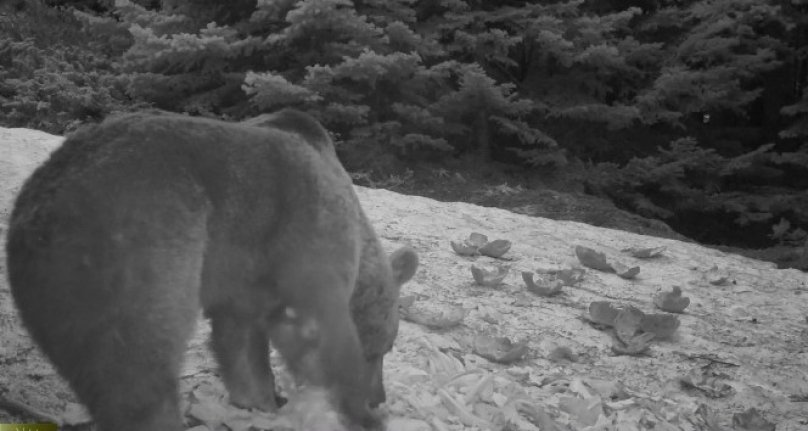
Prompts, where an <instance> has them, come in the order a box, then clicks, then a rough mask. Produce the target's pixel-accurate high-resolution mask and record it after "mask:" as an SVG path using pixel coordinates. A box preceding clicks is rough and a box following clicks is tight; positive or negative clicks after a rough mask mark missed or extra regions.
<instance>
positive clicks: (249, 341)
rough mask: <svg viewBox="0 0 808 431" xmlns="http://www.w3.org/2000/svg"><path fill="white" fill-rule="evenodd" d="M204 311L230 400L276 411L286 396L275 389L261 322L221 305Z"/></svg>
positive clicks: (267, 339)
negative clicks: (277, 392) (282, 396)
mask: <svg viewBox="0 0 808 431" xmlns="http://www.w3.org/2000/svg"><path fill="white" fill-rule="evenodd" d="M207 314H208V316H209V317H210V319H211V326H212V329H213V333H212V337H211V347H212V348H213V351H214V353H215V354H216V359H217V360H218V362H219V370H220V372H221V375H222V380H223V381H224V384H225V387H226V388H227V391H228V392H229V393H230V402H231V403H232V404H233V405H235V406H237V407H241V408H245V409H252V408H254V409H259V410H263V411H268V412H274V411H276V410H277V409H278V407H279V405H282V404H283V403H284V401H285V400H284V399H283V398H281V397H279V396H278V395H277V394H276V392H275V376H274V375H273V374H272V369H271V368H270V365H269V334H268V333H267V331H266V329H265V325H263V324H262V323H263V322H261V321H260V319H254V318H250V317H249V316H245V313H239V312H237V311H235V310H230V309H228V308H224V307H222V308H219V309H217V310H214V311H211V312H208V313H207Z"/></svg>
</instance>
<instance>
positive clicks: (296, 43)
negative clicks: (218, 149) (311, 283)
mask: <svg viewBox="0 0 808 431" xmlns="http://www.w3.org/2000/svg"><path fill="white" fill-rule="evenodd" d="M806 85H808V0H768V1H763V0H712V1H710V0H706V1H689V0H633V1H618V0H568V1H555V0H545V1H532V2H530V1H461V0H431V1H430V0H365V1H349V0H303V1H290V0H257V1H256V0H232V1H214V0H162V1H159V0H134V1H128V0H115V1H113V0H77V1H56V0H48V1H20V0H6V1H5V2H4V3H3V6H2V9H0V125H3V126H6V127H30V128H36V129H41V130H45V131H48V132H51V133H57V134H63V133H68V132H70V131H72V130H74V129H75V128H76V127H77V126H78V125H79V124H81V123H83V122H91V121H98V120H100V119H102V118H103V117H104V116H106V115H108V114H110V113H113V112H120V111H131V110H137V109H143V108H159V109H164V110H170V111H176V112H184V113H188V114H191V115H204V116H211V117H218V118H224V119H232V120H238V119H242V118H245V117H250V116H254V115H256V114H259V113H262V112H269V111H273V110H276V109H279V108H282V107H287V106H291V107H296V108H298V109H302V110H305V111H308V112H310V113H312V114H313V115H315V116H316V117H317V118H319V119H320V120H321V121H322V122H323V123H324V125H325V126H326V127H327V128H328V129H329V130H330V131H332V132H333V134H334V138H335V141H336V143H337V145H338V152H339V154H340V157H341V159H342V161H343V163H344V164H345V166H346V168H347V169H348V170H349V171H350V172H351V173H352V175H353V176H354V178H355V180H356V181H357V183H360V184H366V185H372V186H380V187H387V188H392V189H395V190H399V191H404V192H408V193H414V194H422V195H426V196H431V197H436V198H439V199H443V200H463V201H469V202H474V203H481V204H485V205H495V206H500V207H505V208H511V209H517V210H519V211H521V212H528V213H534V214H538V215H544V216H551V217H556V218H569V219H575V220H580V221H585V222H588V223H592V224H596V225H602V226H607V227H618V228H623V229H628V230H634V231H639V232H642V233H653V234H658V235H662V236H672V237H681V236H685V237H688V238H691V239H693V240H696V241H699V242H702V243H706V244H713V245H723V246H728V247H741V248H744V249H747V254H748V253H752V254H753V255H755V256H757V257H763V258H768V259H770V260H774V261H777V262H778V263H780V264H781V265H784V266H797V267H804V268H808V240H807V237H808V235H807V234H806V231H807V230H808V91H806ZM628 213H631V215H630V216H627V215H625V214H628ZM638 216H639V217H638ZM618 219H620V220H629V221H628V222H626V223H628V225H629V226H626V225H625V223H620V222H618V221H617V220H618ZM660 221H661V222H664V223H660ZM649 226H650V227H649ZM668 226H670V228H672V230H671V229H670V228H669V227H668ZM756 249H762V250H765V251H761V250H758V251H755V250H756Z"/></svg>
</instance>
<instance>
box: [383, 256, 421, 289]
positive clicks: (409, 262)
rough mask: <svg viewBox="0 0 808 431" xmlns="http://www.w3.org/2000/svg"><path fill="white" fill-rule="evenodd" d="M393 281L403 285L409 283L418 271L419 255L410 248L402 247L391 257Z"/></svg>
mask: <svg viewBox="0 0 808 431" xmlns="http://www.w3.org/2000/svg"><path fill="white" fill-rule="evenodd" d="M390 266H391V267H393V279H394V280H395V281H396V283H397V284H399V285H402V284H404V283H406V282H407V281H409V279H411V278H412V276H413V275H415V270H416V269H418V255H417V254H416V253H415V250H413V249H411V248H410V247H401V248H400V249H398V250H396V251H394V252H393V254H391V255H390Z"/></svg>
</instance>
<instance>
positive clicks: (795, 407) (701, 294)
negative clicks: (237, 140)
mask: <svg viewBox="0 0 808 431" xmlns="http://www.w3.org/2000/svg"><path fill="white" fill-rule="evenodd" d="M60 141H61V138H60V137H57V136H51V135H47V134H45V133H42V132H38V131H33V130H25V129H3V128H0V154H1V156H0V185H1V186H0V228H2V235H3V238H2V241H3V243H5V238H4V236H5V231H6V223H7V221H8V213H9V211H10V208H11V205H12V199H13V196H14V194H15V193H16V191H17V190H18V189H19V186H20V185H21V183H22V181H23V180H24V179H25V177H26V176H27V175H28V174H30V172H31V171H32V170H33V168H34V167H35V166H37V165H38V164H39V163H41V162H42V161H43V160H44V159H45V158H46V157H47V154H48V153H49V151H50V150H51V149H53V148H54V147H55V146H58V144H59V143H60ZM358 193H359V197H360V199H361V200H362V202H363V205H364V207H365V209H366V211H367V213H368V215H369V217H370V218H371V220H373V221H374V224H375V226H376V230H377V232H378V234H379V235H380V236H381V237H382V240H383V242H384V244H385V247H386V248H387V249H388V251H391V250H393V249H394V248H397V247H399V246H401V245H404V244H408V245H410V246H412V247H414V248H415V249H416V250H417V251H418V253H419V254H420V258H421V267H420V268H419V271H418V273H417V274H416V276H415V278H414V280H413V281H412V282H410V283H409V284H408V285H406V286H405V288H404V292H403V295H406V296H408V297H413V296H414V299H415V304H414V305H413V307H415V308H418V307H420V309H422V310H426V311H424V312H427V313H433V314H435V315H438V316H447V315H449V314H451V313H452V312H457V311H458V310H460V311H461V313H460V315H461V316H465V317H464V318H463V320H462V322H460V323H459V324H458V325H456V326H453V327H448V328H443V329H429V328H427V327H426V326H422V325H420V324H416V323H411V322H403V323H402V327H401V332H400V335H399V338H398V340H397V343H396V347H395V349H394V351H393V353H391V354H390V355H388V356H387V357H386V359H385V366H386V369H385V378H386V383H387V393H388V403H387V407H386V409H387V410H388V411H389V413H390V417H391V418H393V419H392V420H391V422H390V426H389V428H390V430H391V431H403V430H429V429H433V430H437V431H441V430H460V429H480V430H487V429H509V430H538V429H541V430H542V431H544V430H548V429H549V430H552V429H557V430H564V429H568V430H615V431H617V430H619V431H624V430H635V429H636V430H645V429H649V430H650V429H653V430H710V431H715V430H731V429H738V430H744V429H747V430H773V429H774V427H773V425H774V424H776V429H777V430H778V431H798V430H806V429H808V322H806V318H807V316H808V275H806V274H805V273H802V272H799V271H796V270H778V269H775V267H774V265H773V264H770V263H765V262H761V261H756V260H751V259H748V258H744V257H740V256H737V255H732V254H725V253H722V252H719V251H716V250H713V249H708V248H705V247H701V246H699V245H695V244H690V243H684V242H679V241H675V240H667V239H659V238H654V237H648V236H641V235H636V234H632V233H626V232H623V231H617V230H609V229H603V228H598V227H593V226H589V225H585V224H580V223H574V222H561V221H552V220H548V219H542V218H533V217H528V216H524V215H518V214H514V213H511V212H508V211H504V210H498V209H492V208H483V207H478V206H474V205H469V204H464V203H441V202H437V201H434V200H430V199H426V198H421V197H412V196H403V195H399V194H396V193H392V192H389V191H385V190H372V189H364V188H361V189H359V190H358ZM472 232H479V233H482V234H485V235H487V236H488V237H489V238H490V239H499V238H501V239H507V240H510V241H511V242H512V243H513V246H512V248H511V249H510V251H509V252H508V253H507V254H506V255H505V256H504V258H506V259H493V258H489V257H473V258H470V257H461V256H459V255H457V254H455V252H454V251H453V250H452V248H451V247H450V243H449V242H450V240H453V241H462V240H463V239H464V238H466V237H468V235H469V234H470V233H472ZM576 245H582V246H586V247H591V248H593V249H596V250H598V251H601V252H603V253H605V254H606V256H607V257H608V258H609V259H611V260H619V261H621V262H623V263H625V264H627V265H629V266H634V265H638V266H640V269H641V271H640V273H639V275H638V276H637V277H636V278H635V279H633V280H626V279H623V278H620V277H618V276H617V275H615V274H613V273H605V272H599V271H595V270H592V269H587V270H586V274H585V276H584V279H583V281H582V282H581V283H580V284H578V285H576V286H567V287H564V289H563V291H562V294H560V295H558V296H554V297H551V298H544V297H539V296H536V295H533V294H532V293H529V292H527V291H526V288H525V285H524V283H523V281H522V278H521V275H520V272H521V271H536V270H546V269H552V268H560V267H565V266H576V265H578V263H577V260H576V258H575V253H574V251H573V250H574V247H575V246H576ZM657 246H665V247H667V248H666V250H665V252H664V253H663V254H662V255H661V256H660V257H657V258H654V259H643V260H639V259H635V258H633V257H631V256H629V255H627V254H625V253H622V252H621V250H622V249H625V248H627V247H657ZM0 255H2V261H1V262H2V263H0V273H2V274H1V275H0V277H2V278H1V279H0V280H1V281H0V328H2V331H0V422H3V421H8V420H20V419H23V418H26V417H21V416H19V415H17V416H15V415H12V414H10V413H4V412H3V410H4V408H3V406H6V407H8V406H10V405H13V406H17V407H19V406H24V408H25V409H27V410H29V411H37V412H39V413H40V414H41V415H43V416H49V417H52V418H53V419H55V420H59V421H61V422H64V423H71V422H82V421H83V420H85V417H84V416H83V414H82V412H81V409H80V407H79V406H78V405H77V404H76V403H75V399H74V397H73V396H72V394H71V393H70V390H69V389H68V388H67V386H66V385H65V384H64V383H63V382H62V381H61V380H60V378H59V377H58V375H56V374H55V373H54V371H53V370H52V368H51V367H50V366H49V364H48V363H47V361H46V360H44V359H43V358H42V357H41V356H40V355H39V353H38V352H37V351H36V349H35V348H33V346H32V344H31V340H30V339H29V338H28V336H27V334H26V332H25V330H24V328H22V326H21V324H20V322H19V320H18V319H17V316H16V312H15V310H14V305H13V301H12V300H11V295H10V293H9V290H8V285H7V281H6V277H5V272H6V269H5V255H4V251H3V252H0ZM472 264H474V265H477V266H482V267H492V266H494V265H508V266H509V267H510V269H511V270H510V272H509V274H508V276H507V277H506V278H505V280H504V282H503V284H501V285H499V286H496V287H484V286H479V285H476V284H475V283H474V280H473V279H472V276H471V272H470V269H469V268H470V266H471V265H472ZM716 274H723V275H724V278H725V282H724V283H716V284H713V283H715V282H716V278H720V277H717V276H716ZM711 282H712V283H711ZM674 285H677V286H680V287H681V288H682V290H683V294H684V295H685V296H688V297H690V300H691V304H690V306H689V307H688V308H687V309H686V310H685V313H684V314H681V315H679V319H680V321H681V326H680V327H679V329H678V331H677V332H676V334H675V335H674V336H673V338H672V339H670V340H665V341H652V342H651V347H650V349H649V350H648V351H647V352H645V353H644V354H643V355H640V356H627V355H617V354H616V353H614V351H613V349H612V344H613V342H614V341H613V338H612V337H611V336H610V335H609V333H607V332H604V331H601V330H598V329H596V328H594V327H593V326H592V325H590V324H589V323H587V322H586V321H585V320H583V319H582V318H581V316H582V315H584V314H586V312H587V309H588V307H589V304H590V303H591V302H593V301H612V302H613V303H619V304H630V305H633V306H635V307H637V308H639V309H641V310H643V311H645V312H646V313H652V312H653V313H661V311H659V310H655V309H654V303H653V298H654V295H656V294H657V292H659V291H661V290H662V291H670V290H671V288H672V287H673V286H674ZM208 332H209V328H208V327H207V325H205V324H201V325H200V326H199V330H198V333H197V335H196V337H195V338H194V339H193V341H192V342H191V346H190V348H189V351H188V355H187V361H186V366H185V370H186V371H185V372H184V373H183V376H182V386H183V399H184V401H185V403H186V405H187V406H188V415H187V417H188V419H189V423H191V424H194V425H198V426H199V427H200V428H199V429H200V430H203V429H206V428H204V427H206V426H207V427H209V428H211V429H213V428H216V427H221V426H226V427H228V428H229V429H245V430H246V429H249V427H250V426H252V427H253V428H254V429H269V428H271V427H272V426H275V427H278V426H280V425H279V424H278V423H277V422H273V417H272V416H271V415H260V414H250V413H248V412H243V411H239V410H238V409H235V408H231V407H228V406H226V395H225V394H224V392H223V390H222V389H221V384H220V382H219V380H218V377H216V372H215V363H214V362H213V360H212V358H211V354H210V353H209V352H208V350H207V347H206V344H205V337H206V334H207V333H208ZM484 336H496V337H507V338H508V339H510V340H511V341H514V342H524V343H526V345H527V347H528V349H527V353H526V355H525V356H524V357H522V359H520V360H518V361H516V362H513V363H509V364H497V363H494V362H491V361H489V360H487V359H484V358H482V357H481V356H479V355H478V354H477V353H476V351H478V350H479V349H475V345H477V344H478V343H479V340H480V339H481V337H484ZM559 348H562V349H559ZM566 349H568V350H566ZM558 352H566V353H565V354H561V355H559V354H558ZM273 359H275V358H274V357H273ZM279 380H280V382H281V384H283V383H284V381H288V378H285V377H283V376H281V378H279ZM752 408H754V409H756V410H750V409H752ZM5 410H15V408H9V409H5ZM27 419H31V418H30V417H27ZM273 424H274V425H273ZM228 428H221V429H228Z"/></svg>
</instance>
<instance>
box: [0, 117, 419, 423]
mask: <svg viewBox="0 0 808 431" xmlns="http://www.w3.org/2000/svg"><path fill="white" fill-rule="evenodd" d="M6 247H7V259H8V262H7V263H8V276H9V281H10V285H11V291H12V294H13V296H14V299H15V302H16V304H17V307H18V308H19V310H20V315H21V317H22V320H23V322H24V323H25V325H26V327H27V328H28V329H29V331H30V333H31V335H32V336H33V338H34V340H35V341H36V342H37V343H38V345H39V346H40V347H41V349H42V350H43V352H44V353H45V354H46V355H47V356H48V358H49V359H50V360H51V361H52V362H53V363H54V365H55V366H56V368H57V370H58V371H59V372H60V373H61V374H62V375H63V376H64V377H65V378H66V380H67V381H68V382H69V383H70V385H71V387H72V388H73V389H74V391H75V392H76V394H77V395H78V397H79V398H80V400H81V401H82V402H83V403H84V404H85V405H86V406H87V408H88V410H89V411H90V413H91V414H92V416H93V418H94V420H95V421H96V422H97V424H98V427H99V429H100V430H102V431H113V430H114V431H127V430H138V431H145V430H149V431H152V430H166V431H177V430H180V429H182V419H181V414H180V411H179V400H178V383H177V375H178V373H179V369H180V365H181V361H182V357H183V354H184V351H185V348H186V343H187V340H188V338H189V337H190V336H191V334H192V332H193V330H194V326H195V323H196V320H197V317H198V313H199V310H200V309H201V310H203V312H204V315H205V316H206V317H207V318H209V319H210V321H211V326H212V336H211V346H212V349H213V351H214V353H215V354H216V357H217V360H218V362H219V366H220V370H221V375H222V379H223V381H224V383H225V386H226V387H227V389H228V392H229V393H230V400H231V402H232V403H233V404H235V405H237V406H240V407H244V408H258V409H263V410H270V411H271V410H274V409H275V408H277V402H276V389H275V383H274V377H273V374H272V371H271V369H270V364H269V342H270V340H271V341H272V344H273V346H274V347H275V348H276V349H278V351H279V352H280V353H281V356H282V357H283V358H284V359H285V361H286V362H287V364H289V365H290V369H291V370H292V371H293V373H295V374H296V375H297V376H298V377H302V378H304V379H305V380H307V381H308V382H309V383H310V384H313V385H319V386H322V387H325V388H326V389H327V390H329V392H330V393H331V395H332V399H333V400H334V402H335V404H336V406H337V407H338V408H339V409H340V411H341V412H342V413H344V415H345V417H346V418H347V419H348V421H349V422H350V423H352V424H358V425H360V426H363V427H367V428H373V427H377V426H379V425H380V419H379V417H378V415H376V414H374V412H373V411H371V410H370V408H369V406H375V405H377V404H379V403H381V402H383V401H384V399H385V395H384V388H383V383H382V379H381V369H382V357H383V356H384V354H385V353H386V352H387V351H389V350H390V349H391V347H392V344H393V341H394V339H395V337H396V334H397V331H398V310H397V299H398V294H399V289H400V286H401V284H402V283H404V282H406V281H407V280H409V279H410V278H411V277H412V276H413V274H414V273H415V270H416V268H417V265H418V258H417V255H416V254H415V252H414V251H413V250H412V249H410V248H402V249H399V250H397V251H396V252H394V253H393V254H392V255H391V256H390V258H389V259H388V258H387V256H386V255H385V253H384V252H383V250H382V247H381V244H380V242H379V240H378V238H377V237H376V235H375V233H374V231H373V228H372V227H371V224H370V222H369V221H368V219H367V218H366V216H365V214H364V212H363V211H362V208H361V207H360V204H359V201H358V199H357V197H356V194H355V193H354V190H353V185H352V183H351V179H350V177H349V176H348V174H347V173H346V172H345V170H344V168H343V167H342V165H341V164H340V163H339V161H338V160H337V158H336V153H335V152H334V148H333V143H332V142H331V140H330V138H329V136H328V133H327V132H326V131H325V130H324V129H323V127H322V126H321V125H320V124H319V123H318V122H317V121H316V120H314V119H313V118H312V117H310V116H308V115H307V114H304V113H301V112H298V111H293V110H286V111H282V112H280V113H278V114H274V115H269V116H262V117H258V118H257V119H253V120H250V121H246V122H243V123H240V124H239V123H227V122H222V121H216V120H210V119H202V118H192V117H187V116H181V115H175V114H150V113H140V114H128V115H124V116H120V117H117V118H113V119H108V120H106V121H105V122H103V123H102V124H100V125H97V126H91V127H88V128H85V129H82V130H80V131H79V132H77V133H75V134H74V135H73V136H71V137H70V138H68V139H67V140H66V141H65V143H64V144H63V145H62V146H61V147H60V148H59V149H58V150H56V151H55V152H54V153H53V154H52V155H51V157H50V159H49V160H48V161H47V162H46V163H44V164H43V165H42V166H41V167H39V168H38V169H37V170H36V171H35V172H34V173H33V175H32V176H31V177H30V178H29V179H28V180H27V181H26V183H25V185H24V186H23V188H22V190H21V191H20V194H19V196H18V197H17V200H16V203H15V207H14V210H13V213H12V216H11V221H10V226H9V231H8V238H7V244H6Z"/></svg>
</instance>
